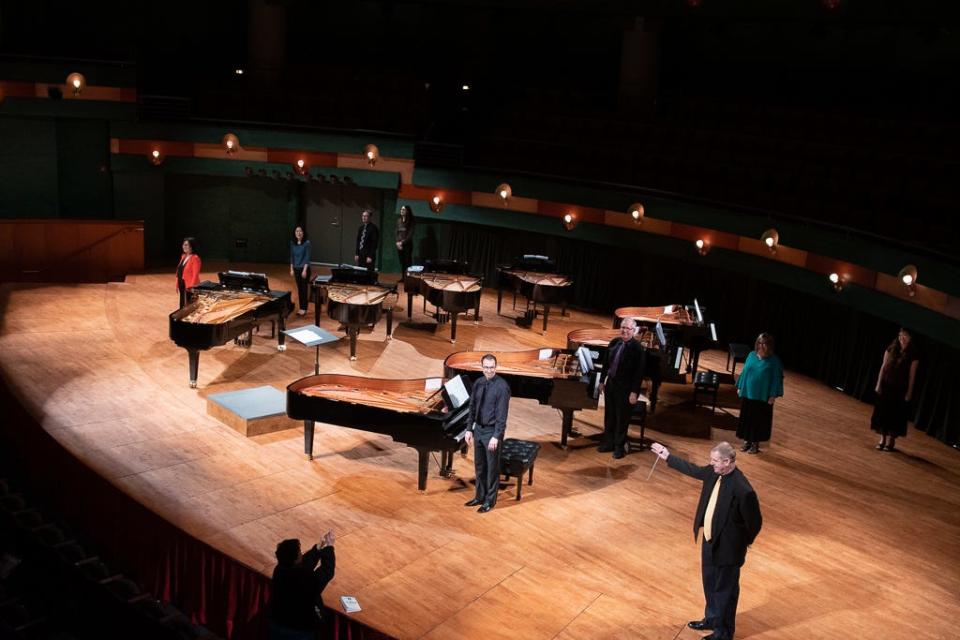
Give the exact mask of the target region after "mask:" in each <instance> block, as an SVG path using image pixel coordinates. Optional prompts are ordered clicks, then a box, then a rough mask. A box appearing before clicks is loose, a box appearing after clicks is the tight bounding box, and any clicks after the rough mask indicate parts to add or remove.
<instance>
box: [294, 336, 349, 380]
mask: <svg viewBox="0 0 960 640" xmlns="http://www.w3.org/2000/svg"><path fill="white" fill-rule="evenodd" d="M283 333H284V334H285V335H287V336H290V337H291V338H293V339H294V340H296V341H297V342H299V343H301V344H303V345H305V346H307V347H316V348H317V355H316V358H315V359H314V361H313V375H318V374H319V373H320V345H322V344H327V343H329V342H336V341H337V340H339V339H340V336H335V335H333V334H332V333H330V332H329V331H325V330H323V329H321V328H320V327H318V326H317V325H315V324H308V325H305V326H302V327H297V328H295V329H287V330H286V331H284V332H283Z"/></svg>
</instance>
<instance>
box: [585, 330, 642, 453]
mask: <svg viewBox="0 0 960 640" xmlns="http://www.w3.org/2000/svg"><path fill="white" fill-rule="evenodd" d="M635 335H637V322H636V320H634V319H633V318H626V319H625V320H624V321H623V322H621V323H620V337H619V338H614V339H613V340H611V341H610V344H609V345H608V346H607V356H606V362H604V364H603V372H602V373H601V374H600V392H601V393H603V394H604V407H603V442H602V443H601V444H600V446H599V447H597V451H600V452H609V451H613V457H614V458H617V459H619V458H622V457H623V455H624V448H625V445H626V442H627V427H628V426H629V425H630V416H631V415H632V414H633V407H634V405H636V404H637V399H639V397H640V384H641V382H642V381H643V369H644V366H645V364H646V354H645V353H644V351H643V347H641V346H640V343H639V342H637V341H636V340H634V339H633V337H634V336H635Z"/></svg>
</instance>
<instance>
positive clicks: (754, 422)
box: [737, 398, 773, 442]
mask: <svg viewBox="0 0 960 640" xmlns="http://www.w3.org/2000/svg"><path fill="white" fill-rule="evenodd" d="M771 431H773V405H772V404H770V403H768V402H764V401H763V400H750V399H748V398H741V400H740V425H739V426H738V427H737V437H738V438H740V439H741V440H746V441H747V442H766V441H767V440H769V439H770V432H771Z"/></svg>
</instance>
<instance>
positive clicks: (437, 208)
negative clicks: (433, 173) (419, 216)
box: [430, 195, 443, 213]
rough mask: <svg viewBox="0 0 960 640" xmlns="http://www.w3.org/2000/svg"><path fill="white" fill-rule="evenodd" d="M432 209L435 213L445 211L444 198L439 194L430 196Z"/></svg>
mask: <svg viewBox="0 0 960 640" xmlns="http://www.w3.org/2000/svg"><path fill="white" fill-rule="evenodd" d="M430 211H433V212H434V213H440V212H441V211H443V198H441V197H440V196H439V195H435V196H433V197H432V198H430Z"/></svg>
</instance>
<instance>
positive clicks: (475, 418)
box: [464, 353, 510, 513]
mask: <svg viewBox="0 0 960 640" xmlns="http://www.w3.org/2000/svg"><path fill="white" fill-rule="evenodd" d="M480 365H481V366H482V367H483V377H482V378H480V379H479V380H477V381H476V382H474V383H473V390H472V391H471V395H472V396H473V401H472V402H471V403H470V427H469V428H468V429H467V432H466V433H465V434H464V440H466V443H467V446H473V464H474V468H475V469H476V472H477V493H476V496H475V497H474V498H473V500H468V501H467V502H466V504H464V506H466V507H476V506H478V505H479V506H480V508H479V509H477V512H478V513H486V512H487V511H490V509H493V507H494V505H496V504H497V491H499V489H500V444H501V443H502V442H503V434H504V432H505V431H506V430H507V410H508V408H509V405H510V385H508V384H507V381H506V380H504V379H503V378H501V377H500V376H498V375H497V358H496V356H494V355H493V354H492V353H488V354H486V355H485V356H483V357H482V358H481V359H480Z"/></svg>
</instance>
